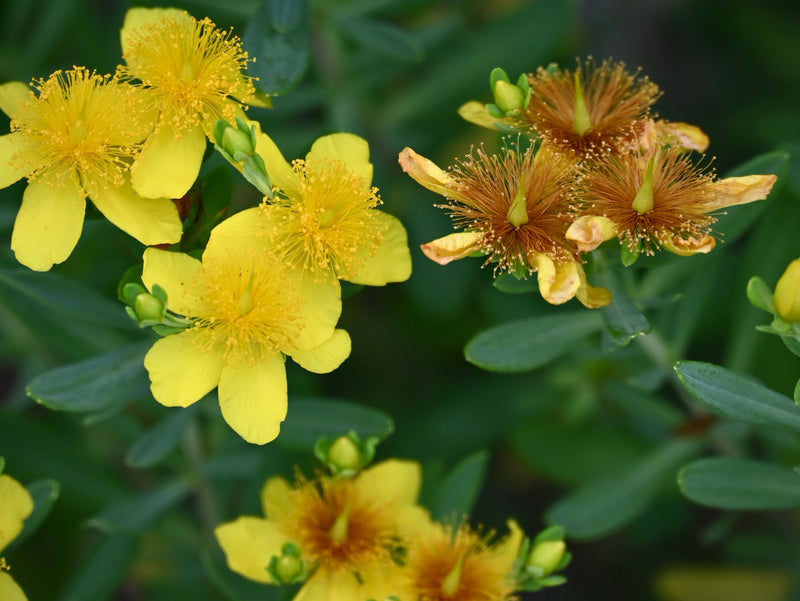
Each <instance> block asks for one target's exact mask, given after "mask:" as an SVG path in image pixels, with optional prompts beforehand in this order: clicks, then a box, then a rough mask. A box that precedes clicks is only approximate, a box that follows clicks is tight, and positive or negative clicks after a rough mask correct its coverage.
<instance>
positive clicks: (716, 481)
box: [678, 457, 800, 510]
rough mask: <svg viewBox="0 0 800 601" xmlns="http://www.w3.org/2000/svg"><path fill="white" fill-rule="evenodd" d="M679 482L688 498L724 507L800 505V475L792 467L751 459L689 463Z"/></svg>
mask: <svg viewBox="0 0 800 601" xmlns="http://www.w3.org/2000/svg"><path fill="white" fill-rule="evenodd" d="M678 485H679V486H680V488H681V492H683V494H684V495H686V497H687V498H689V499H690V500H692V501H694V502H695V503H699V504H700V505H706V506H708V507H718V508H721V509H735V510H740V509H753V510H763V509H793V508H796V507H800V475H798V474H797V473H796V472H794V471H793V470H791V469H788V468H785V467H782V466H778V465H774V464H772V463H766V462H762V461H753V460H750V459H734V458H730V457H711V458H706V459H698V460H697V461H694V462H693V463H690V464H689V465H685V466H684V467H683V468H681V471H680V472H679V473H678Z"/></svg>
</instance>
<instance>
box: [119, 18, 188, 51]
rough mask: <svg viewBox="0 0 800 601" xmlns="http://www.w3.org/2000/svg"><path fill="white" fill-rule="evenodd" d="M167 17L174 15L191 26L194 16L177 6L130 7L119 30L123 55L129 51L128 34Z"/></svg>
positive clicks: (179, 20)
mask: <svg viewBox="0 0 800 601" xmlns="http://www.w3.org/2000/svg"><path fill="white" fill-rule="evenodd" d="M165 17H173V18H175V19H176V20H177V21H178V22H179V23H180V22H181V21H185V22H186V24H187V26H191V23H192V18H191V17H190V16H189V15H188V13H187V12H186V11H184V10H180V9H177V8H140V7H135V8H129V9H128V12H126V13H125V20H124V21H123V23H122V29H121V30H120V32H119V39H120V43H121V44H122V56H123V57H124V56H125V54H127V52H128V36H129V35H130V34H131V32H132V31H133V30H134V29H138V28H140V27H142V26H143V25H147V24H148V23H159V22H161V21H162V20H163V19H164V18H165Z"/></svg>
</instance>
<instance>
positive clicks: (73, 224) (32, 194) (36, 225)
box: [11, 179, 86, 271]
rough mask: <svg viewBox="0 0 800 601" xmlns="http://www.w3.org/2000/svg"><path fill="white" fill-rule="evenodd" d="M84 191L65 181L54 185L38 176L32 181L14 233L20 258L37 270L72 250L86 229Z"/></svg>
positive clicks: (18, 257)
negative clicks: (84, 222) (84, 221)
mask: <svg viewBox="0 0 800 601" xmlns="http://www.w3.org/2000/svg"><path fill="white" fill-rule="evenodd" d="M85 210H86V200H85V198H84V196H83V190H81V188H80V187H79V186H78V185H77V184H76V183H74V182H72V181H70V180H64V185H63V187H51V186H48V185H47V183H46V182H44V181H42V180H40V179H37V180H34V181H32V182H31V183H30V184H28V187H27V188H25V193H24V194H23V196H22V206H21V207H20V209H19V213H17V220H16V221H15V222H14V232H13V233H12V234H11V250H13V251H14V253H15V254H16V256H17V260H18V261H19V262H20V263H22V264H23V265H25V266H26V267H29V268H30V269H33V270H34V271H47V270H48V269H50V268H51V267H52V266H53V264H55V263H62V262H63V261H65V260H66V259H67V257H69V255H70V254H71V253H72V249H73V248H75V245H76V244H77V243H78V239H79V238H80V237H81V230H82V229H83V215H84V212H85Z"/></svg>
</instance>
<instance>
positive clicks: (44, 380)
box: [26, 341, 153, 412]
mask: <svg viewBox="0 0 800 601" xmlns="http://www.w3.org/2000/svg"><path fill="white" fill-rule="evenodd" d="M152 344H153V343H152V341H148V342H146V343H142V342H139V343H136V344H132V345H130V346H126V347H124V348H121V349H119V350H117V351H114V352H112V353H108V354H106V355H101V356H99V357H94V358H92V359H88V360H86V361H82V362H80V363H75V364H73V365H66V366H64V367H57V368H56V369H53V370H51V371H48V372H46V373H43V374H41V375H39V376H37V377H36V378H34V379H33V381H31V383H30V384H28V387H27V388H26V390H27V392H28V395H29V396H31V397H33V398H34V399H36V401H37V402H39V403H41V404H42V405H44V406H45V407H47V408H49V409H54V410H56V411H74V412H88V411H101V410H104V409H110V408H111V407H113V406H115V405H120V404H123V403H127V402H129V401H131V400H133V399H135V398H137V397H140V396H143V395H147V394H149V393H148V390H149V387H150V381H149V379H148V377H147V372H145V369H144V363H143V362H144V356H145V353H146V352H147V349H149V348H150V346H152Z"/></svg>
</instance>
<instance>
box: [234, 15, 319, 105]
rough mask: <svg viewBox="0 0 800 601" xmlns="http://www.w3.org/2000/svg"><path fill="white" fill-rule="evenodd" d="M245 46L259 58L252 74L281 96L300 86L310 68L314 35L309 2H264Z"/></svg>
mask: <svg viewBox="0 0 800 601" xmlns="http://www.w3.org/2000/svg"><path fill="white" fill-rule="evenodd" d="M242 45H243V47H244V49H245V50H246V51H247V53H248V54H249V55H250V56H252V57H253V58H255V59H256V60H255V62H253V63H249V65H248V74H249V75H250V76H252V77H257V78H258V82H257V85H258V88H259V89H260V90H262V91H263V92H265V93H266V94H268V95H270V96H277V95H280V94H283V93H285V92H287V91H289V90H290V89H291V88H293V87H294V86H296V85H297V84H298V83H299V82H300V80H301V79H302V77H303V75H304V74H305V72H306V69H307V68H308V63H309V57H310V47H309V46H310V33H309V14H308V3H307V2H306V0H264V2H263V3H262V4H261V6H259V8H258V10H257V11H256V14H255V15H253V17H252V18H251V19H250V20H249V21H248V23H247V27H245V30H244V35H243V36H242Z"/></svg>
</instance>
